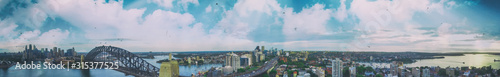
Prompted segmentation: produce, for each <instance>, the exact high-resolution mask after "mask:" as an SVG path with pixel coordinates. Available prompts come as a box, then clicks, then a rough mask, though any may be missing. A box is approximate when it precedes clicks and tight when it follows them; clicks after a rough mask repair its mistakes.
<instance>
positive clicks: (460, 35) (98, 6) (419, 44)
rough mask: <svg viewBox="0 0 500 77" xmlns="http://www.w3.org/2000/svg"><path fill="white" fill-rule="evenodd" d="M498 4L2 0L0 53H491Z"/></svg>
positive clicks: (499, 31)
mask: <svg viewBox="0 0 500 77" xmlns="http://www.w3.org/2000/svg"><path fill="white" fill-rule="evenodd" d="M498 3H500V2H499V1H496V0H123V1H122V0H117V1H116V0H2V1H0V52H17V51H21V50H22V49H23V46H24V45H27V44H35V45H37V47H38V48H51V47H55V46H56V47H61V48H71V47H75V49H77V51H79V52H87V51H89V50H91V49H92V48H94V47H96V46H102V45H112V46H117V47H121V48H124V49H127V50H129V51H133V52H146V51H219V50H222V51H233V50H252V49H253V48H254V47H255V46H261V45H264V46H266V48H271V47H275V48H283V49H285V50H298V51H300V50H306V51H312V50H327V51H385V52H397V51H417V52H495V51H499V50H500V41H499V40H500V25H499V24H500V22H497V21H499V20H500V17H499V15H500V14H499V13H500V5H497V4H498Z"/></svg>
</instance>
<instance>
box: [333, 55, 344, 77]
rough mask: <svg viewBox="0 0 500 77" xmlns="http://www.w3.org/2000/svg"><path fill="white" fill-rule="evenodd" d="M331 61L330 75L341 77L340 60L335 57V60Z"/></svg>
mask: <svg viewBox="0 0 500 77" xmlns="http://www.w3.org/2000/svg"><path fill="white" fill-rule="evenodd" d="M331 61H332V76H333V77H342V69H343V66H342V60H340V59H339V58H335V60H331Z"/></svg>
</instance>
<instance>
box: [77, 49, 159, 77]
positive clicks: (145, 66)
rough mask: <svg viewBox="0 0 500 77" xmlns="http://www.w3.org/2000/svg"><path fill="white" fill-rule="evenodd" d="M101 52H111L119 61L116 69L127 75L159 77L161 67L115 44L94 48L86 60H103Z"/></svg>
mask: <svg viewBox="0 0 500 77" xmlns="http://www.w3.org/2000/svg"><path fill="white" fill-rule="evenodd" d="M99 54H109V55H111V56H113V57H115V58H116V59H115V61H117V62H119V64H118V67H119V68H118V69H114V70H116V71H119V72H123V73H125V74H126V75H133V76H137V77H158V75H159V74H158V73H159V71H160V68H158V67H156V66H153V65H152V64H150V63H148V62H146V61H145V60H144V59H142V58H140V57H139V56H137V55H135V54H133V53H131V52H129V51H127V50H125V49H122V48H118V47H113V46H99V47H96V48H94V49H92V50H91V51H90V52H89V53H88V54H87V55H86V56H85V58H84V60H85V61H101V60H99V58H98V57H99V56H98V55H99Z"/></svg>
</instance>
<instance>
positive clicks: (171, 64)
mask: <svg viewBox="0 0 500 77" xmlns="http://www.w3.org/2000/svg"><path fill="white" fill-rule="evenodd" d="M160 77H179V63H178V62H177V61H176V60H170V61H167V62H162V63H161V67H160Z"/></svg>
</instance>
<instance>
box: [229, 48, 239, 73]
mask: <svg viewBox="0 0 500 77" xmlns="http://www.w3.org/2000/svg"><path fill="white" fill-rule="evenodd" d="M225 63H226V64H225V65H226V66H231V67H232V70H233V71H236V69H238V68H240V65H241V64H240V57H239V56H238V55H236V54H234V53H232V52H231V53H228V54H227V55H226V62H225Z"/></svg>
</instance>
